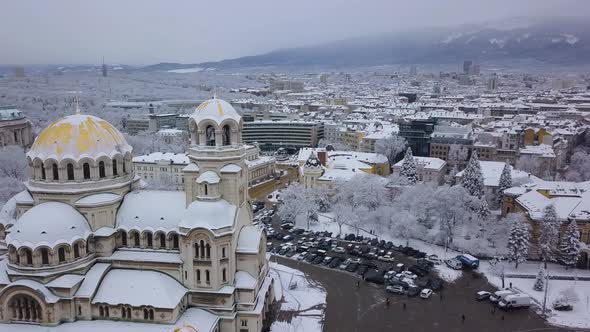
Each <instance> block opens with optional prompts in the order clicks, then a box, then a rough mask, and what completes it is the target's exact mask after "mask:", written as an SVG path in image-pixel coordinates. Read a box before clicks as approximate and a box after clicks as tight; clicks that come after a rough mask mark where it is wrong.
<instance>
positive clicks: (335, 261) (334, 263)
mask: <svg viewBox="0 0 590 332" xmlns="http://www.w3.org/2000/svg"><path fill="white" fill-rule="evenodd" d="M340 263H342V259H341V258H340V257H334V259H333V260H332V261H331V262H330V265H328V267H329V268H331V269H335V268H337V267H338V266H340Z"/></svg>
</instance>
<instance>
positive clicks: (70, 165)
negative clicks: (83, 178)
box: [66, 164, 74, 181]
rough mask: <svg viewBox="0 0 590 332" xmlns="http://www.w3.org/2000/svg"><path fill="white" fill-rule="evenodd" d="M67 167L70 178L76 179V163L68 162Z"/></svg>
mask: <svg viewBox="0 0 590 332" xmlns="http://www.w3.org/2000/svg"><path fill="white" fill-rule="evenodd" d="M66 169H67V171H68V180H70V181H71V180H74V165H73V164H68V165H67V166H66Z"/></svg>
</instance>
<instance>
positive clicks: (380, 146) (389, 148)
mask: <svg viewBox="0 0 590 332" xmlns="http://www.w3.org/2000/svg"><path fill="white" fill-rule="evenodd" d="M407 145H408V144H407V142H406V139H405V138H403V137H401V136H398V135H391V136H389V137H387V138H382V139H380V140H377V142H375V152H376V153H381V154H383V155H385V156H386V157H387V160H388V161H389V165H391V166H393V164H395V161H396V160H397V159H396V158H397V156H398V155H399V154H400V153H402V152H403V151H404V150H405V149H406V146H407Z"/></svg>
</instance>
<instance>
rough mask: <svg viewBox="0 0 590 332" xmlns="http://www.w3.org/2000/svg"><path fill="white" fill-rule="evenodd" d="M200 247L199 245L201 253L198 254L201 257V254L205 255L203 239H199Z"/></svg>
mask: <svg viewBox="0 0 590 332" xmlns="http://www.w3.org/2000/svg"><path fill="white" fill-rule="evenodd" d="M200 247H201V250H200V253H201V255H200V256H201V257H203V256H205V242H204V241H203V240H201V242H200Z"/></svg>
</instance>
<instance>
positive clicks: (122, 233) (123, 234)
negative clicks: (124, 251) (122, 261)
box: [121, 231, 127, 247]
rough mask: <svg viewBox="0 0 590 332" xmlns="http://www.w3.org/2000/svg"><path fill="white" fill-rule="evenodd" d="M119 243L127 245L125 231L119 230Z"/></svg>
mask: <svg viewBox="0 0 590 332" xmlns="http://www.w3.org/2000/svg"><path fill="white" fill-rule="evenodd" d="M121 245H122V246H124V247H126V246H127V232H125V231H121Z"/></svg>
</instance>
